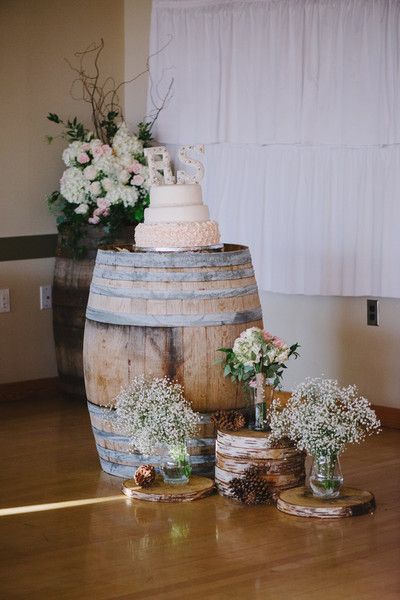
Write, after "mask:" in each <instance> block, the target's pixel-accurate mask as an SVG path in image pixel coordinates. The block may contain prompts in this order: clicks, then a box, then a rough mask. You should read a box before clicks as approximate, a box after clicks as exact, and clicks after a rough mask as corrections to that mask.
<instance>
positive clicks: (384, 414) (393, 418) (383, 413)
mask: <svg viewBox="0 0 400 600" xmlns="http://www.w3.org/2000/svg"><path fill="white" fill-rule="evenodd" d="M373 409H374V410H375V412H376V414H377V415H378V418H379V419H380V421H381V423H382V425H383V426H384V427H391V428H392V429H400V408H394V407H393V406H379V405H378V404H375V405H374V406H373Z"/></svg>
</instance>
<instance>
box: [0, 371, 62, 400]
mask: <svg viewBox="0 0 400 600" xmlns="http://www.w3.org/2000/svg"><path fill="white" fill-rule="evenodd" d="M59 391H60V382H59V378H58V377H47V378H45V379H31V380H29V381H15V382H13V383H0V402H15V401H17V400H25V399H26V398H27V397H32V396H35V397H38V398H40V396H41V395H43V394H54V393H57V392H59Z"/></svg>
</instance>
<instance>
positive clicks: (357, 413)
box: [270, 378, 380, 457]
mask: <svg viewBox="0 0 400 600" xmlns="http://www.w3.org/2000/svg"><path fill="white" fill-rule="evenodd" d="M270 427H271V438H270V439H271V440H273V439H275V440H277V439H280V438H282V437H285V436H287V437H288V438H289V439H290V440H292V441H293V442H294V443H295V444H296V446H297V448H298V449H299V450H305V451H306V452H308V453H309V454H311V455H312V456H314V457H319V456H335V457H336V456H338V455H339V454H340V453H341V452H343V450H344V448H345V446H346V444H350V443H356V444H358V443H360V442H361V441H362V440H364V439H365V437H366V436H367V435H372V434H373V433H378V432H379V430H380V422H379V420H378V418H377V416H376V414H375V412H374V411H373V409H372V408H371V405H370V403H369V402H368V400H367V399H366V398H363V397H362V396H359V395H358V390H357V387H356V386H355V385H349V386H347V387H340V386H339V384H338V382H337V381H336V380H332V379H324V378H315V379H310V378H308V379H306V380H305V381H304V382H303V383H301V384H300V385H299V386H298V387H297V388H296V389H295V391H294V393H293V395H292V396H291V397H290V398H289V400H288V402H287V404H286V406H285V407H282V406H281V405H280V402H279V400H274V401H273V403H272V408H271V411H270Z"/></svg>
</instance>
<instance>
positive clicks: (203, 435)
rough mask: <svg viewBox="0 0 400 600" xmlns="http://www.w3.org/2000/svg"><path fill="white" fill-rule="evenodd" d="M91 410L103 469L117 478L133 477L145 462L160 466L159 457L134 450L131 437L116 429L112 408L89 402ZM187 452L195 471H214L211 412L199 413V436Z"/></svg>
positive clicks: (212, 472)
mask: <svg viewBox="0 0 400 600" xmlns="http://www.w3.org/2000/svg"><path fill="white" fill-rule="evenodd" d="M88 409H89V415H90V421H91V424H92V431H93V435H94V439H95V442H96V449H97V452H98V455H99V460H100V466H101V468H102V469H103V471H105V472H106V473H109V474H110V475H115V476H116V477H133V475H134V473H135V471H136V469H137V468H138V467H139V466H140V465H142V464H144V463H146V464H152V465H154V466H155V467H156V468H157V467H158V466H159V463H160V457H159V456H156V455H154V456H143V455H142V454H140V453H139V452H132V449H131V447H130V444H129V438H127V437H125V436H123V435H121V434H120V433H119V432H118V430H117V427H116V424H115V410H114V409H113V408H105V407H101V406H97V405H96V404H92V403H90V402H88ZM188 451H189V455H190V464H191V466H192V469H193V473H195V474H198V473H202V474H206V475H213V474H214V464H215V432H214V426H213V424H212V423H211V418H210V415H207V414H200V415H199V427H198V432H197V437H195V438H192V439H190V440H189V441H188Z"/></svg>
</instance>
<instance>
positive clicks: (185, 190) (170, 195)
mask: <svg viewBox="0 0 400 600" xmlns="http://www.w3.org/2000/svg"><path fill="white" fill-rule="evenodd" d="M199 204H203V198H202V193H201V186H200V185H198V184H197V183H191V184H186V183H182V184H179V185H178V184H171V185H154V186H152V187H151V188H150V206H151V207H152V208H161V207H169V206H191V205H199Z"/></svg>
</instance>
